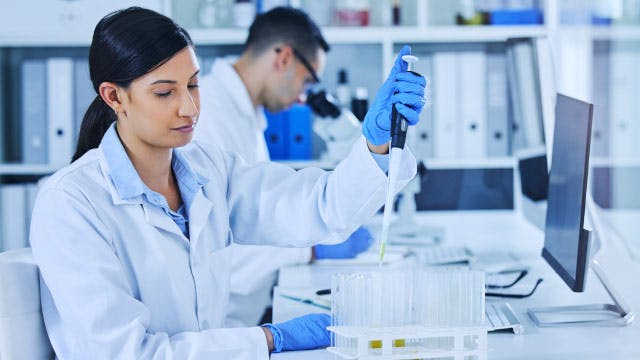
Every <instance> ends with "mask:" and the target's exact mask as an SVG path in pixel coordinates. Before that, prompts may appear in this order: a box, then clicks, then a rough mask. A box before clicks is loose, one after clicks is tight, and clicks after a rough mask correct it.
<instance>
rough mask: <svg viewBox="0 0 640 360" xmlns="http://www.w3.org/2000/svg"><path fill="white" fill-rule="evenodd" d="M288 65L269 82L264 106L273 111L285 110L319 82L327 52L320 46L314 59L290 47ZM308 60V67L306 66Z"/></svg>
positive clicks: (287, 51) (287, 53) (287, 52)
mask: <svg viewBox="0 0 640 360" xmlns="http://www.w3.org/2000/svg"><path fill="white" fill-rule="evenodd" d="M283 55H286V56H288V61H287V62H286V65H285V66H284V67H283V68H282V71H279V72H277V73H276V74H274V76H273V77H272V81H271V83H270V84H268V87H267V93H266V94H265V95H266V96H265V103H264V106H265V108H266V109H267V110H269V111H271V112H277V111H281V110H284V109H286V108H288V107H290V106H291V105H293V104H294V103H295V102H296V101H298V100H299V98H300V96H301V95H303V94H305V93H306V92H307V90H308V89H309V88H311V87H312V86H313V85H315V84H316V83H317V81H316V78H315V77H314V75H315V76H316V77H319V76H321V74H322V72H323V71H324V67H325V64H326V53H325V52H324V50H322V49H320V48H318V50H317V51H316V56H315V58H314V59H307V58H305V56H304V55H303V54H301V53H299V52H297V51H295V50H294V49H293V48H291V47H288V48H287V50H286V53H285V54H283ZM305 62H307V64H308V67H309V68H307V66H305Z"/></svg>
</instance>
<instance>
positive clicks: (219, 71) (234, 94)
mask: <svg viewBox="0 0 640 360" xmlns="http://www.w3.org/2000/svg"><path fill="white" fill-rule="evenodd" d="M211 74H212V76H213V77H214V79H215V82H216V83H217V84H218V86H221V87H222V88H223V89H224V90H225V91H227V92H228V94H229V98H230V99H231V102H233V103H234V107H235V108H236V109H238V110H239V112H240V113H241V114H242V115H243V116H244V117H245V118H246V119H249V120H250V121H252V122H253V121H256V120H257V121H258V122H259V124H256V125H257V126H258V128H259V129H262V130H263V131H264V130H265V129H266V128H267V122H266V118H265V116H264V108H263V107H262V106H257V107H254V106H253V103H252V102H251V96H249V91H247V87H246V86H245V85H244V83H243V82H242V79H241V78H240V75H238V73H237V72H236V69H234V68H233V65H232V64H231V63H230V62H228V61H227V60H224V59H217V60H216V61H215V62H214V63H213V67H212V69H211ZM223 84H224V85H223Z"/></svg>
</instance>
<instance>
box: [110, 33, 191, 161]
mask: <svg viewBox="0 0 640 360" xmlns="http://www.w3.org/2000/svg"><path fill="white" fill-rule="evenodd" d="M198 72H199V66H198V61H197V60H196V55H195V53H194V51H193V49H192V48H191V47H190V46H188V47H186V48H184V49H182V50H180V51H179V52H177V53H176V54H175V55H174V56H173V57H172V58H170V59H169V60H168V61H167V62H165V63H164V64H162V65H160V66H158V67H157V68H156V69H154V70H152V71H150V72H149V73H147V74H145V75H144V76H142V77H140V78H138V79H136V80H134V81H133V82H131V85H130V86H129V87H128V88H127V89H121V93H124V96H121V97H120V101H121V102H122V110H121V111H120V113H119V114H118V124H117V126H118V134H119V135H120V138H121V139H122V140H123V142H124V143H125V145H126V147H127V148H128V149H129V150H133V151H135V150H142V151H149V150H151V151H153V149H156V148H157V149H170V148H174V147H179V146H183V145H186V144H187V143H189V141H191V138H192V137H193V130H194V127H195V124H196V122H197V120H198V113H199V109H200V93H199V90H198Z"/></svg>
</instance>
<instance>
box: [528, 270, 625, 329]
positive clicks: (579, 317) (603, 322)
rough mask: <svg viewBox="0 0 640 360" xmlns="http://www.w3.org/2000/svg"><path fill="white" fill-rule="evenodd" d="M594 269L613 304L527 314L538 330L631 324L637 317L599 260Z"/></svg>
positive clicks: (577, 306)
mask: <svg viewBox="0 0 640 360" xmlns="http://www.w3.org/2000/svg"><path fill="white" fill-rule="evenodd" d="M591 269H593V272H594V273H595V274H596V276H597V277H598V279H599V280H600V282H601V283H602V285H603V286H604V288H605V290H606V291H607V293H608V294H609V296H610V297H611V299H612V300H613V304H590V305H575V306H555V307H545V308H531V309H529V310H528V311H527V312H528V314H529V317H531V319H532V320H533V322H534V323H535V324H536V326H538V327H556V326H626V325H629V324H631V322H632V321H633V319H634V317H635V314H634V313H633V311H631V308H630V307H629V306H628V305H627V304H625V303H624V301H623V300H622V297H621V296H620V294H618V293H617V292H616V291H615V290H614V289H613V287H612V286H611V283H610V282H609V280H608V278H607V277H606V276H605V274H604V271H603V269H602V267H601V266H600V264H599V263H598V261H597V260H592V261H591Z"/></svg>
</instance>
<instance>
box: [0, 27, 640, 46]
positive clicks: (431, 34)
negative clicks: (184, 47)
mask: <svg viewBox="0 0 640 360" xmlns="http://www.w3.org/2000/svg"><path fill="white" fill-rule="evenodd" d="M188 31H189V34H190V35H191V38H192V39H193V41H194V43H195V44H196V45H199V46H203V45H242V44H243V43H244V41H245V40H246V38H247V30H246V29H235V28H221V29H190V30H188ZM621 31H622V30H621ZM628 31H630V30H628ZM628 31H623V33H626V32H628ZM322 32H323V34H324V35H325V37H326V39H327V41H328V42H329V43H330V44H352V43H358V44H360V43H363V44H381V43H383V42H410V43H421V42H433V43H441V42H490V41H505V40H507V39H510V38H532V37H543V36H546V35H547V33H548V31H547V28H546V27H545V26H432V27H413V26H400V27H325V28H323V29H322ZM633 33H634V34H637V35H638V38H640V30H635V31H634V32H633ZM90 44H91V34H80V33H74V34H68V33H64V34H63V35H60V36H59V35H56V34H52V35H51V36H47V37H46V38H43V37H34V36H29V35H24V36H20V37H11V38H2V37H0V46H5V47H13V46H89V45H90Z"/></svg>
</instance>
